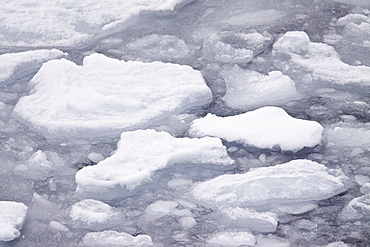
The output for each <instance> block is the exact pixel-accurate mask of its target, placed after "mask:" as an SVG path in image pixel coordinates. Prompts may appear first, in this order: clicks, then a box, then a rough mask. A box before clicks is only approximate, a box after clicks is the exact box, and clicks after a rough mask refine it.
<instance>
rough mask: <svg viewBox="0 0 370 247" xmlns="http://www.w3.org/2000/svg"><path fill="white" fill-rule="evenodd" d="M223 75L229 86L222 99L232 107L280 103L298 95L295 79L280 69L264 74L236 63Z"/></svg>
mask: <svg viewBox="0 0 370 247" xmlns="http://www.w3.org/2000/svg"><path fill="white" fill-rule="evenodd" d="M221 76H222V77H223V78H224V80H225V82H226V88H227V91H226V94H225V96H224V97H223V98H222V100H223V101H225V102H226V104H227V105H228V106H229V107H231V108H235V109H250V108H251V107H255V106H262V105H268V104H278V103H283V102H286V101H288V100H291V99H293V98H295V97H297V96H298V93H297V91H296V88H295V83H294V81H292V80H291V79H290V78H289V77H288V76H285V75H283V74H282V73H281V72H280V71H271V72H269V73H268V75H262V74H260V73H258V72H256V71H251V70H243V69H242V68H240V67H239V66H237V65H235V66H233V67H226V68H224V69H223V70H222V71H221Z"/></svg>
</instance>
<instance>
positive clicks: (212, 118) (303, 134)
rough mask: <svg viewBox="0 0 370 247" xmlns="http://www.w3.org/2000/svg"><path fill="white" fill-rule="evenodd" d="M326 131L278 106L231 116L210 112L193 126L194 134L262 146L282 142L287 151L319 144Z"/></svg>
mask: <svg viewBox="0 0 370 247" xmlns="http://www.w3.org/2000/svg"><path fill="white" fill-rule="evenodd" d="M322 131H323V127H321V125H320V124H319V123H317V122H314V121H308V120H302V119H295V118H293V117H291V116H289V115H288V114H287V113H286V112H285V111H284V110H283V109H281V108H278V107H263V108H260V109H257V110H255V111H250V112H247V113H244V114H241V115H237V116H231V117H218V116H216V115H213V114H208V115H207V116H205V117H204V118H201V119H197V120H194V121H193V122H192V124H191V127H190V130H189V132H190V135H191V136H196V137H203V136H216V137H220V138H222V139H225V140H226V141H228V142H233V141H237V142H240V143H242V144H244V145H252V146H255V147H258V148H270V149H271V148H274V147H276V146H279V147H280V149H281V150H283V151H289V150H292V151H298V150H300V149H302V148H304V147H313V146H315V145H317V144H319V143H320V141H321V136H322Z"/></svg>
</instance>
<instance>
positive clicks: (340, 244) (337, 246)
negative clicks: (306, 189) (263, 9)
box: [325, 0, 348, 247]
mask: <svg viewBox="0 0 370 247" xmlns="http://www.w3.org/2000/svg"><path fill="white" fill-rule="evenodd" d="M334 1H337V0H334ZM325 247H348V245H347V244H346V243H344V242H342V241H339V242H333V243H330V244H327V245H326V246H325Z"/></svg>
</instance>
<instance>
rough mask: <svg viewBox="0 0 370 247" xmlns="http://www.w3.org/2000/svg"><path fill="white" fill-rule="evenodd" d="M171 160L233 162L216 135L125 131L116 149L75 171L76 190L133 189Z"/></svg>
mask: <svg viewBox="0 0 370 247" xmlns="http://www.w3.org/2000/svg"><path fill="white" fill-rule="evenodd" d="M174 163H193V164H211V165H221V166H222V165H229V164H231V163H233V161H232V159H230V157H229V156H228V154H227V152H226V147H224V146H223V145H222V142H221V140H220V139H218V138H211V137H205V138H201V139H197V138H194V139H190V138H175V137H173V136H171V135H170V134H168V133H166V132H157V131H155V130H137V131H130V132H124V133H122V134H121V139H120V141H119V142H118V145H117V150H116V151H115V153H114V154H113V155H112V156H111V157H108V158H107V159H105V160H103V161H101V162H99V163H98V164H97V165H95V166H89V167H85V168H83V169H81V170H80V171H78V172H77V174H76V182H77V185H78V186H77V192H84V191H90V192H96V191H102V190H103V191H104V190H107V189H112V188H114V187H115V186H121V187H122V190H124V188H126V189H128V190H133V189H134V188H136V187H137V186H138V185H140V184H141V183H143V182H148V181H150V180H151V177H152V176H153V174H154V173H155V172H156V171H158V170H160V169H163V168H165V167H167V166H169V165H172V164H174Z"/></svg>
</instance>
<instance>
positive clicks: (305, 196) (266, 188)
mask: <svg viewBox="0 0 370 247" xmlns="http://www.w3.org/2000/svg"><path fill="white" fill-rule="evenodd" d="M347 179H348V178H347V177H346V176H344V175H343V174H342V173H341V171H340V170H338V169H328V168H326V167H325V166H324V165H321V164H319V163H316V162H313V161H310V160H293V161H290V162H288V163H285V164H281V165H276V166H271V167H262V168H256V169H254V170H251V171H249V172H247V173H244V174H231V175H221V176H219V177H216V178H214V179H211V180H209V181H205V182H200V183H197V184H195V185H194V186H193V189H192V192H191V193H192V195H193V196H194V198H195V199H197V200H198V201H200V202H203V203H206V204H207V205H210V206H211V207H219V206H223V205H227V206H232V207H258V206H263V205H267V206H268V205H272V204H275V205H276V204H286V203H288V204H293V203H302V202H309V201H316V200H322V199H326V198H330V197H332V196H335V195H337V194H340V193H342V192H344V191H346V185H345V183H346V181H347Z"/></svg>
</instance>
